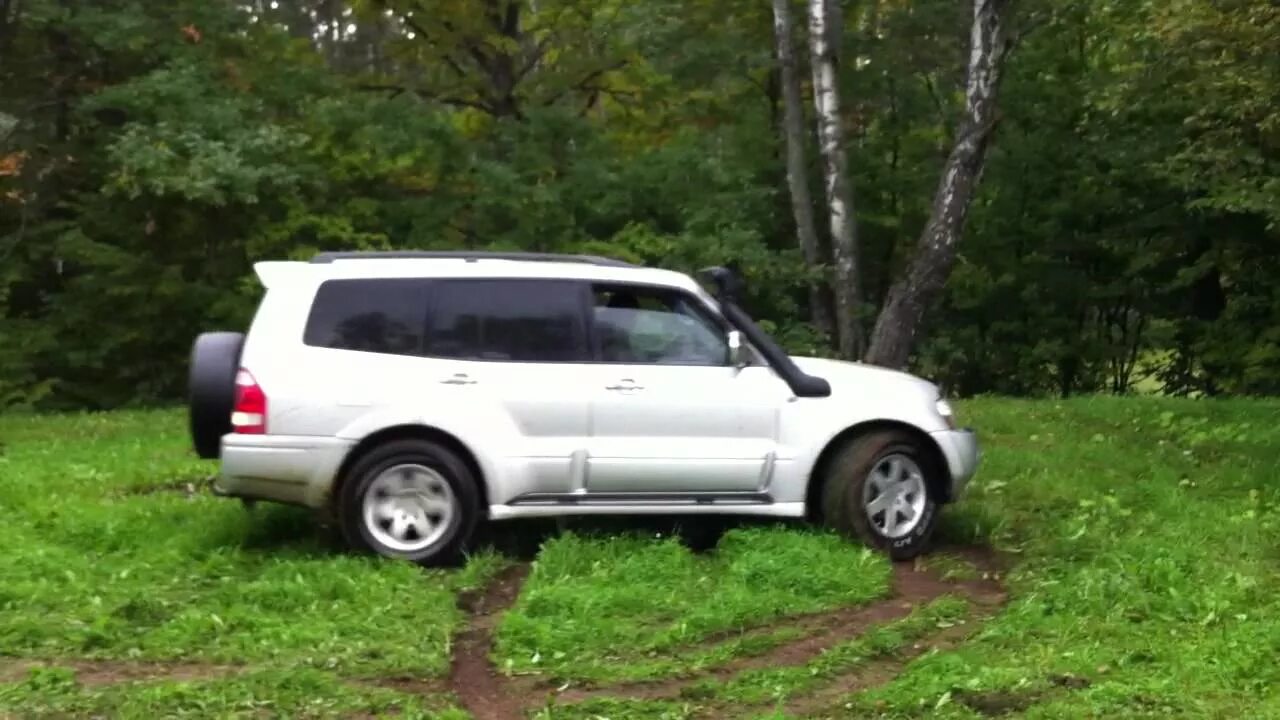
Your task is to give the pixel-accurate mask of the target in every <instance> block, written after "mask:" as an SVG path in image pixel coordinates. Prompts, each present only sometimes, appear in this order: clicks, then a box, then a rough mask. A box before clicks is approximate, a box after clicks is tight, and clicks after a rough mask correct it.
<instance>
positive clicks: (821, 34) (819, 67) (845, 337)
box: [809, 0, 863, 358]
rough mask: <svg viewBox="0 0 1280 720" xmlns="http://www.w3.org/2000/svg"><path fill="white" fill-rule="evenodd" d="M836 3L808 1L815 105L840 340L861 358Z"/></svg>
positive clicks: (858, 279)
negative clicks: (838, 68)
mask: <svg viewBox="0 0 1280 720" xmlns="http://www.w3.org/2000/svg"><path fill="white" fill-rule="evenodd" d="M838 8H839V6H838V4H837V1H836V0H809V55H810V63H811V64H812V66H813V103H814V109H815V111H816V112H815V120H816V122H817V125H818V143H819V144H818V147H819V152H820V153H821V154H822V165H823V178H824V182H823V189H824V190H825V191H826V198H827V214H828V218H829V221H830V229H831V255H832V260H833V263H834V265H835V277H834V278H833V281H834V284H835V296H836V336H837V341H838V346H839V350H840V354H841V355H842V356H844V357H846V358H856V357H858V356H859V355H860V354H861V353H862V347H863V336H862V326H861V321H860V312H859V310H860V305H861V302H862V292H861V277H860V273H861V271H862V268H861V264H860V263H859V261H858V229H857V218H856V217H855V215H854V207H853V190H852V188H851V187H850V185H849V171H848V168H847V164H848V163H847V161H846V160H845V147H844V128H843V126H842V124H841V116H840V84H839V75H838V71H837V66H838V59H839V58H838V44H837V43H835V42H833V38H836V37H839V35H840V30H841V28H840V22H839V15H840V13H839V9H838Z"/></svg>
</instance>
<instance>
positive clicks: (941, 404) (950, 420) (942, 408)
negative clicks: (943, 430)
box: [934, 398, 956, 430]
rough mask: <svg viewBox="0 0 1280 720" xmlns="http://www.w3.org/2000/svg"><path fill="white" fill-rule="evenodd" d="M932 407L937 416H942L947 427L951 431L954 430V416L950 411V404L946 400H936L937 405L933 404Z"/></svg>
mask: <svg viewBox="0 0 1280 720" xmlns="http://www.w3.org/2000/svg"><path fill="white" fill-rule="evenodd" d="M934 407H936V408H937V409H938V414H939V415H941V416H942V419H943V420H945V421H946V422H947V427H949V428H951V429H952V430H955V429H956V414H955V412H954V411H953V410H952V409H951V403H949V402H947V400H946V398H938V401H937V403H935V404H934Z"/></svg>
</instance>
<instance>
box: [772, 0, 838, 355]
mask: <svg viewBox="0 0 1280 720" xmlns="http://www.w3.org/2000/svg"><path fill="white" fill-rule="evenodd" d="M773 32H774V44H775V46H776V49H777V58H778V75H779V82H780V84H781V86H782V88H781V89H782V118H783V119H782V126H781V128H780V129H781V133H782V142H783V145H784V146H785V148H786V158H787V190H788V195H789V196H790V198H791V214H792V216H793V218H794V220H795V225H796V236H797V238H798V239H799V245H800V249H801V251H802V252H803V253H804V261H805V264H806V265H808V266H809V268H810V269H814V268H817V267H819V266H821V265H823V264H824V258H823V253H822V246H821V244H819V242H818V229H817V227H816V226H815V225H814V220H813V197H812V195H810V193H809V172H808V162H807V161H806V159H805V132H804V106H803V104H802V101H801V98H800V75H799V73H797V71H796V57H795V52H794V50H793V49H792V28H791V8H790V6H789V3H788V1H787V0H773ZM809 316H810V317H811V318H812V320H813V324H814V326H815V327H816V329H817V330H818V332H819V333H822V334H824V335H827V336H830V335H832V334H833V332H834V330H835V328H834V326H833V324H832V320H831V312H830V308H829V307H828V305H827V300H826V293H824V292H823V284H822V283H821V282H819V279H818V278H814V279H813V280H811V281H810V283H809Z"/></svg>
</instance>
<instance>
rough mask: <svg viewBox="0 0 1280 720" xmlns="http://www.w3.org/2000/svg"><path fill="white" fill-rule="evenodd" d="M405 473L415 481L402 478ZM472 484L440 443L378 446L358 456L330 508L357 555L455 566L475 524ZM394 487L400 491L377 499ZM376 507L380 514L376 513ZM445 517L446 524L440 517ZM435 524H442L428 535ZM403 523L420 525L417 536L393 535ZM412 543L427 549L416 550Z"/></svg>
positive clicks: (474, 484) (474, 487)
mask: <svg viewBox="0 0 1280 720" xmlns="http://www.w3.org/2000/svg"><path fill="white" fill-rule="evenodd" d="M406 469H408V470H406ZM405 474H408V475H412V476H413V477H414V478H416V479H413V480H404V479H403V477H402V476H403V475H405ZM477 482H478V480H477V478H476V477H475V476H474V474H473V473H472V472H471V469H470V468H469V467H468V466H467V464H466V463H465V462H464V461H463V460H462V459H461V458H459V457H458V455H457V454H456V453H454V452H453V451H451V450H449V449H448V448H446V447H444V446H441V445H438V444H436V443H433V442H428V441H426V440H393V441H390V442H387V443H385V444H383V445H379V446H377V447H375V448H373V449H371V450H370V451H368V452H367V453H365V454H364V455H362V456H361V457H360V458H358V459H357V460H356V461H355V462H354V463H353V464H352V466H351V468H350V470H349V471H348V472H347V474H346V477H345V478H344V479H343V483H342V488H341V491H340V492H339V497H338V506H337V508H336V511H337V517H338V523H339V526H340V527H341V529H342V535H343V537H344V538H345V539H346V541H347V544H348V546H350V547H351V548H352V549H353V550H356V551H358V552H367V553H373V554H377V555H381V556H383V557H388V558H395V559H400V560H409V561H411V562H415V563H418V564H420V565H425V566H438V565H446V564H451V563H454V562H456V561H457V560H458V559H459V557H460V556H461V554H462V552H463V551H464V550H465V549H466V547H467V546H468V544H469V543H470V541H471V539H472V537H473V536H474V534H475V531H476V525H477V523H478V522H479V520H480V515H481V502H480V490H479V488H478V486H477ZM396 488H399V490H400V491H401V492H400V494H395V493H394V492H391V493H383V494H381V495H380V494H379V493H380V491H387V490H393V491H394V490H395V489H396ZM379 498H382V501H380V500H379ZM387 498H390V501H389V502H390V504H387ZM446 504H447V505H448V506H449V507H450V510H449V511H448V513H446V512H445V511H444V505H446ZM371 505H372V507H371ZM379 508H382V509H385V510H386V511H385V513H382V514H380V511H379ZM387 508H393V509H387ZM397 513H398V515H397ZM445 514H448V515H449V517H448V519H447V521H445V520H440V519H441V518H443V517H444V516H445ZM384 521H385V523H384ZM436 521H439V522H436ZM436 524H443V525H447V526H446V527H444V528H443V529H442V530H440V531H439V534H438V537H433V535H434V533H435V530H434V527H435V525H436ZM409 526H419V527H421V528H422V529H421V530H418V531H417V535H418V537H417V538H414V537H412V535H406V536H405V537H404V538H398V537H397V529H398V528H408V527H409ZM418 541H421V542H422V543H425V544H423V545H422V546H421V547H418V546H415V543H416V542H418Z"/></svg>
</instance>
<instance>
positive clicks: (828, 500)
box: [822, 431, 941, 560]
mask: <svg viewBox="0 0 1280 720" xmlns="http://www.w3.org/2000/svg"><path fill="white" fill-rule="evenodd" d="M939 472H941V468H939V467H937V462H936V460H935V459H934V455H933V453H931V452H930V451H929V448H927V447H925V446H924V445H923V444H922V443H921V441H919V440H917V439H916V438H914V437H913V436H911V435H909V434H907V433H903V432H898V431H880V432H873V433H869V434H866V435H863V436H860V437H858V438H855V439H854V440H853V441H851V442H850V443H848V444H847V445H846V446H845V447H844V448H842V449H841V450H839V451H838V453H837V454H836V456H835V458H834V459H833V460H832V462H831V464H830V465H829V466H828V467H827V470H826V477H825V478H824V480H823V494H822V514H823V518H824V520H825V521H826V522H827V524H828V525H830V526H831V527H834V528H836V529H837V530H840V531H841V532H844V533H845V534H847V535H850V536H853V537H856V538H858V539H860V540H861V541H863V542H865V543H867V544H868V545H870V546H872V547H875V548H878V549H881V550H884V551H887V552H888V553H889V555H890V557H892V558H894V559H895V560H905V559H910V558H913V557H916V556H917V555H919V554H920V553H922V552H924V551H925V550H926V549H927V548H928V544H929V540H930V539H931V538H932V536H933V531H934V528H935V527H936V525H937V523H938V509H939V508H938V501H937V498H936V497H935V494H934V491H933V490H932V488H934V487H937V485H938V483H937V482H936V481H937V479H938V477H937V475H936V474H937V473H939Z"/></svg>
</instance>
